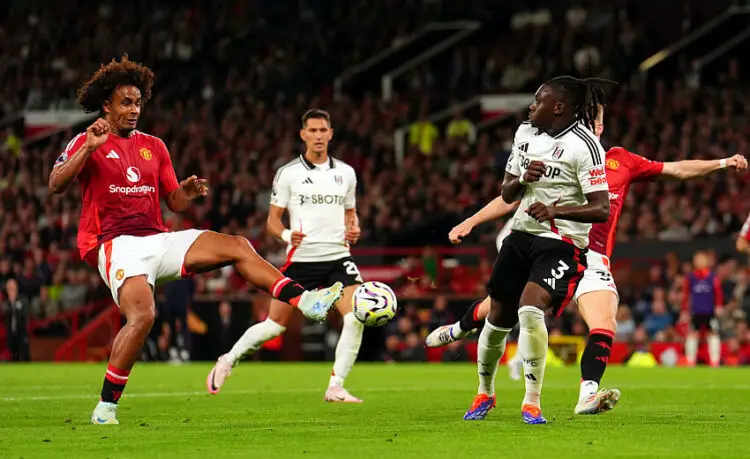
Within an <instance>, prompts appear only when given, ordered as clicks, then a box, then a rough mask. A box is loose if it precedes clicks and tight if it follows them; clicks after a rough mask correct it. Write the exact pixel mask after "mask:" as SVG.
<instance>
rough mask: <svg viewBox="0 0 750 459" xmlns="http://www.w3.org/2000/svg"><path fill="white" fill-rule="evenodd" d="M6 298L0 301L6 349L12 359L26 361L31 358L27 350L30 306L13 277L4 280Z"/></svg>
mask: <svg viewBox="0 0 750 459" xmlns="http://www.w3.org/2000/svg"><path fill="white" fill-rule="evenodd" d="M5 296H6V300H5V301H3V302H2V308H0V309H1V310H2V313H3V316H4V320H5V328H6V333H7V339H8V349H9V350H10V355H11V359H12V360H13V361H17V362H18V361H21V362H28V361H29V360H31V354H30V352H29V336H28V331H27V326H28V324H29V315H30V311H29V309H30V307H29V302H28V300H27V299H26V298H25V297H23V296H20V295H19V291H18V283H17V282H16V281H15V279H8V280H7V281H6V282H5Z"/></svg>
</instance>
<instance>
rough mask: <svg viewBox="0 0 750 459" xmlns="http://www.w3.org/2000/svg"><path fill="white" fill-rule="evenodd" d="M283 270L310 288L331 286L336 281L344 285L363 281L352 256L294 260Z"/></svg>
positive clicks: (289, 276)
mask: <svg viewBox="0 0 750 459" xmlns="http://www.w3.org/2000/svg"><path fill="white" fill-rule="evenodd" d="M281 272H282V273H284V275H285V276H287V277H288V278H290V279H292V280H294V281H296V282H299V284H300V285H302V286H303V287H305V288H306V289H308V290H312V289H316V288H322V287H330V286H331V285H333V284H334V283H336V282H341V283H342V284H344V287H348V286H350V285H355V284H361V283H362V274H360V273H359V268H357V264H356V263H354V259H353V258H352V257H345V258H339V259H338V260H332V261H313V262H292V263H289V264H288V265H286V266H284V267H283V268H281Z"/></svg>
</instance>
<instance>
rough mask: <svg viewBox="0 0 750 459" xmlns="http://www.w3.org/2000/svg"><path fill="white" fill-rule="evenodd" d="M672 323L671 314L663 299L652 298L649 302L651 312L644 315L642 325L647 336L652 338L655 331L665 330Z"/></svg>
mask: <svg viewBox="0 0 750 459" xmlns="http://www.w3.org/2000/svg"><path fill="white" fill-rule="evenodd" d="M671 325H672V314H670V313H669V312H668V311H667V305H666V303H664V300H654V302H653V303H651V312H650V313H649V314H648V315H647V316H646V320H645V321H644V326H645V328H646V332H647V333H648V336H649V338H654V337H655V336H656V334H657V333H659V332H661V331H665V330H667V328H669V327H670V326H671Z"/></svg>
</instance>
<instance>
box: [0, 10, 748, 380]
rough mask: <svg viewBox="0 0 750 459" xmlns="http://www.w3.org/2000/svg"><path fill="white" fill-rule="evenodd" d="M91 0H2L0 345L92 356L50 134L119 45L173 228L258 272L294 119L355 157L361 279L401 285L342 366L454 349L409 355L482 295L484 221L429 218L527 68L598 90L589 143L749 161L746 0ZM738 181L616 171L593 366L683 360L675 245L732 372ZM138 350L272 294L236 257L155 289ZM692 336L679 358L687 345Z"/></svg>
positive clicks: (68, 204)
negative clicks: (163, 175)
mask: <svg viewBox="0 0 750 459" xmlns="http://www.w3.org/2000/svg"><path fill="white" fill-rule="evenodd" d="M179 3H181V4H182V6H176V2H169V1H163V0H149V1H145V0H133V1H130V2H128V3H127V5H121V4H116V3H114V2H112V1H109V0H105V1H101V0H97V1H93V0H79V1H77V2H57V3H55V2H52V3H50V2H42V1H37V0H7V1H4V2H2V4H0V75H2V77H1V80H0V83H1V84H0V94H1V96H0V292H2V293H0V310H1V311H2V315H0V320H2V327H0V360H11V359H12V360H29V359H30V360H35V361H39V360H55V361H71V360H76V361H99V360H104V359H106V358H107V356H108V352H109V345H110V342H111V339H112V337H113V336H114V334H115V333H116V331H117V329H118V328H119V326H120V324H121V323H120V321H121V319H120V317H119V314H118V310H117V308H116V307H114V306H113V305H112V303H111V300H110V296H109V292H108V290H107V288H106V287H105V286H104V284H103V282H102V281H101V280H100V278H99V275H98V274H97V273H96V272H94V271H93V270H91V269H90V268H88V267H87V266H86V265H84V264H83V263H82V262H81V260H80V259H79V258H78V252H77V250H76V243H75V235H76V231H77V224H78V217H79V215H80V202H81V197H80V194H79V192H78V189H77V188H73V189H71V191H70V192H69V193H67V194H65V195H62V196H52V195H50V194H49V193H48V192H47V177H48V175H49V172H50V168H51V166H52V164H53V162H54V160H55V158H56V157H57V155H58V154H59V153H60V151H61V150H62V149H63V147H64V145H65V144H66V143H67V142H68V141H69V140H70V139H71V138H72V137H73V136H74V135H75V134H76V133H78V132H81V131H82V130H83V129H84V128H85V126H86V125H88V124H89V123H90V122H91V117H90V115H86V114H84V113H82V112H81V111H80V110H78V108H77V106H76V103H75V92H76V89H77V88H78V86H79V85H80V83H81V82H82V81H83V80H84V79H85V78H87V77H88V75H90V74H91V73H92V72H93V71H94V70H96V69H97V68H98V66H99V64H100V63H102V62H107V61H109V60H110V59H112V58H114V57H118V58H119V56H121V55H122V54H125V53H127V54H128V55H129V56H130V58H131V59H133V60H136V61H139V62H142V63H144V64H146V65H148V66H150V67H151V68H152V69H154V71H155V72H156V74H157V83H156V86H155V88H154V94H155V96H154V99H153V100H152V101H151V102H150V103H149V104H148V105H147V106H146V107H145V109H144V113H143V116H142V118H141V122H140V126H139V129H140V130H142V131H145V132H148V133H150V134H153V135H155V136H158V137H161V138H163V139H164V141H165V142H166V144H167V146H168V147H169V150H170V152H171V154H172V160H173V163H174V165H175V168H176V170H177V175H178V177H186V176H188V175H191V174H196V175H199V176H201V177H206V178H207V179H209V181H210V183H211V184H213V186H212V194H211V196H209V198H207V199H205V200H203V201H201V202H198V203H196V204H194V205H193V207H192V208H191V209H190V210H189V211H188V212H187V213H185V214H183V215H175V214H172V213H170V212H169V211H168V210H166V208H165V220H166V221H167V224H168V226H169V227H170V228H171V229H173V230H177V229H182V228H191V227H198V228H210V229H215V230H220V231H225V232H229V233H233V234H242V235H244V236H245V237H247V238H248V239H250V240H251V241H252V242H253V244H254V245H255V247H256V248H257V249H258V250H259V251H260V252H261V253H262V254H263V255H264V256H265V257H266V258H267V259H268V260H270V261H271V262H273V263H275V264H277V265H281V264H283V261H284V258H285V252H284V249H285V248H284V246H283V245H282V244H280V243H279V242H278V241H276V240H274V239H272V238H270V237H268V236H267V235H266V234H265V231H264V226H265V219H266V214H267V211H268V203H269V190H270V184H271V181H272V179H273V175H274V171H275V169H276V168H277V167H278V166H280V165H282V164H284V163H285V162H287V161H289V160H290V159H291V158H292V157H293V156H295V155H297V154H299V153H301V152H302V151H303V150H302V148H303V147H302V144H301V142H300V141H299V138H298V130H299V116H300V115H301V113H302V112H303V111H304V110H306V109H307V108H310V107H319V108H323V109H326V110H328V111H330V113H331V115H332V123H333V127H334V129H335V136H334V141H333V143H332V145H331V153H332V154H333V156H335V157H337V158H340V159H342V160H344V161H346V162H348V163H349V164H351V165H352V166H353V167H354V168H355V170H356V171H357V173H358V177H359V188H358V201H357V208H358V210H359V215H360V219H361V226H362V230H363V238H362V240H361V242H360V243H359V245H358V246H357V247H356V248H355V249H354V251H353V253H354V256H355V258H356V260H357V263H358V264H359V266H360V269H361V271H362V273H363V275H364V277H365V279H368V280H382V281H385V282H387V283H389V284H390V285H392V286H393V287H394V290H396V292H397V294H398V295H399V308H400V310H399V314H398V316H397V317H396V319H394V320H393V321H392V322H391V323H390V324H388V325H387V326H385V327H383V328H380V329H368V330H367V333H366V337H365V342H364V344H363V346H362V351H361V352H360V360H378V361H380V360H385V361H427V360H429V361H455V360H472V359H474V358H475V355H476V344H475V343H474V342H472V340H466V341H465V342H463V343H458V344H455V345H453V346H451V347H449V348H447V349H445V350H437V351H434V350H429V352H428V350H427V349H425V348H424V347H423V340H424V337H425V336H426V333H427V332H428V331H429V330H431V329H432V328H434V327H436V326H438V325H441V324H444V323H448V322H452V321H454V320H457V319H458V318H459V317H460V316H461V314H462V313H463V311H464V310H465V309H466V307H467V306H468V305H469V304H470V303H471V302H472V301H473V300H475V299H479V298H481V297H483V296H484V295H485V288H484V286H485V282H486V280H487V278H488V276H489V272H490V270H491V267H492V263H493V260H494V257H495V255H496V249H495V236H496V234H497V232H498V230H499V229H500V228H502V226H503V224H504V222H503V221H499V222H497V223H496V224H487V225H485V226H483V227H480V228H477V229H475V231H474V233H473V234H472V236H471V237H470V238H469V239H468V240H467V241H466V242H465V243H464V244H463V245H462V246H460V247H451V246H450V244H449V242H448V240H447V233H448V231H449V230H450V228H451V227H452V226H454V225H455V224H457V223H459V222H460V221H461V220H463V219H464V218H465V217H467V216H469V215H471V214H472V213H473V212H475V211H476V210H478V209H479V208H480V207H481V206H483V205H484V204H486V203H487V202H488V201H489V200H491V199H492V198H494V197H495V196H497V194H498V193H499V185H500V180H501V177H502V173H503V171H504V165H505V162H506V160H507V157H508V153H509V151H510V147H511V143H512V139H513V133H514V130H515V128H516V126H517V125H518V123H519V122H520V121H522V120H524V119H525V118H526V117H527V111H528V110H527V107H528V104H529V103H530V102H531V100H532V95H533V93H534V92H535V90H536V88H537V87H538V86H539V84H540V83H542V82H543V81H545V80H546V79H548V78H550V77H552V76H556V75H560V74H570V75H576V76H603V77H607V78H611V79H614V80H617V81H619V82H620V83H621V88H620V91H619V93H618V94H617V96H616V97H615V98H614V100H611V101H610V104H609V107H608V110H607V113H606V117H605V134H604V136H603V138H602V143H603V144H604V146H605V148H606V147H609V146H613V145H622V146H624V147H626V148H627V149H629V150H631V151H634V152H636V153H638V154H640V155H643V156H645V157H647V158H649V159H654V160H659V161H674V160H681V159H688V158H691V159H711V158H723V157H727V156H730V155H732V154H734V153H745V154H747V152H748V148H747V146H748V138H749V135H750V124H748V109H749V107H750V105H748V102H750V99H749V96H750V91H749V90H750V88H749V87H748V81H750V78H748V76H749V75H748V71H749V69H748V64H749V62H748V59H747V56H748V55H749V52H750V40H748V37H750V27H749V26H750V23H749V18H750V5H748V2H745V1H730V0H711V1H702V0H661V1H658V2H654V1H648V0H610V1H607V2H599V1H593V0H592V1H584V0H581V1H574V0H570V1H568V0H549V1H541V0H540V1H533V0H526V1H523V2H499V1H496V0H469V1H466V2H451V1H443V0H379V1H368V0H288V1H278V0H259V1H252V2H251V1H239V0H234V1H232V0H214V1H203V0H193V1H187V2H179ZM749 179H750V175H740V174H734V173H727V172H722V173H718V174H715V175H713V176H711V177H710V178H708V179H703V180H696V181H693V182H689V183H674V182H673V183H669V182H663V181H662V182H656V183H648V184H638V185H635V186H633V187H632V189H631V194H630V196H628V199H627V202H626V205H625V209H624V211H623V214H622V217H621V219H620V222H619V225H618V232H617V235H618V246H617V248H616V250H615V254H614V265H613V272H614V274H615V278H616V281H617V284H618V287H619V290H620V300H621V304H620V309H619V313H618V332H617V344H616V348H615V349H614V350H613V355H612V357H611V362H625V361H627V360H628V359H629V358H630V357H631V355H633V353H634V352H642V353H650V354H651V355H653V356H654V357H655V358H656V359H657V360H658V361H660V362H661V363H662V364H665V365H675V364H680V363H681V361H682V359H681V356H682V352H683V341H684V337H685V335H686V333H687V330H688V328H689V320H690V317H689V315H688V314H687V313H685V312H683V311H682V304H683V302H684V301H685V300H686V295H687V294H689V292H686V291H684V289H683V286H684V278H685V275H686V274H688V273H689V272H690V271H692V270H693V266H692V260H693V257H694V255H695V254H696V253H698V252H701V253H704V254H706V255H707V256H708V259H709V260H710V264H711V269H712V270H714V271H715V272H716V274H717V275H718V276H719V279H720V280H721V285H722V290H723V301H722V302H723V303H724V304H722V305H717V306H724V308H723V312H722V314H721V316H720V317H719V323H720V334H721V337H722V340H723V348H722V362H723V364H724V365H740V364H748V363H750V331H748V327H747V322H746V320H747V314H748V313H750V289H748V285H749V282H748V271H747V256H745V255H742V254H739V253H737V252H736V250H735V239H736V237H737V233H738V231H739V230H740V228H741V226H742V223H743V222H744V220H745V218H746V216H747V214H748V212H749V211H750V201H749V200H748V191H749V190H748V180H749ZM157 299H158V308H159V311H158V312H159V315H158V319H157V325H156V326H155V327H154V329H153V332H152V335H151V337H150V339H149V342H148V344H147V346H146V347H145V348H144V349H143V358H144V359H147V360H161V361H170V362H173V363H180V362H185V361H189V360H213V359H214V358H216V357H217V356H218V355H220V354H221V353H223V352H225V351H226V350H227V349H229V347H231V344H232V343H233V342H234V340H235V339H236V338H238V337H239V336H240V335H241V334H242V332H243V331H244V329H245V328H246V327H248V326H249V325H251V324H253V323H255V322H256V321H259V320H263V319H264V318H265V316H266V314H267V310H268V303H269V298H268V296H267V295H266V294H264V293H262V292H257V291H255V290H253V289H251V288H250V287H249V286H248V285H247V284H246V283H245V282H244V281H243V280H242V279H241V278H240V277H239V276H238V275H237V274H236V273H235V272H234V270H233V268H231V267H230V268H226V269H222V270H220V271H217V272H215V273H211V274H207V275H201V276H196V277H194V278H191V279H187V280H181V281H178V282H175V283H173V284H170V285H168V286H166V287H164V288H160V289H159V290H158V292H157ZM549 327H550V329H551V333H550V336H551V338H550V340H551V346H552V348H553V350H554V351H555V353H556V355H557V356H558V357H560V359H561V360H562V361H566V362H574V361H575V360H576V356H577V354H578V353H579V352H580V351H581V350H582V345H583V339H584V337H585V335H586V333H587V330H586V327H585V324H584V323H583V321H582V319H581V318H580V316H579V315H578V314H577V312H576V310H575V307H574V306H569V307H568V308H567V309H566V311H565V313H564V314H563V315H562V316H561V317H560V318H554V319H553V318H550V320H549ZM338 329H339V323H338V318H337V317H332V318H331V320H330V322H329V324H327V325H319V324H312V323H309V322H306V321H305V320H304V319H302V318H301V317H298V318H297V322H295V323H294V324H293V325H292V326H290V327H289V329H288V331H287V333H286V334H285V335H284V336H283V337H281V338H279V339H277V340H274V341H271V342H269V343H267V344H266V346H265V347H264V348H263V350H262V352H260V353H259V354H257V355H256V356H254V357H253V358H256V359H264V360H302V359H304V360H326V359H332V356H333V349H334V347H335V343H336V340H337V337H338ZM705 357H706V356H705V350H703V346H702V350H701V352H700V354H699V358H701V359H702V360H704V361H705V360H706V358H705Z"/></svg>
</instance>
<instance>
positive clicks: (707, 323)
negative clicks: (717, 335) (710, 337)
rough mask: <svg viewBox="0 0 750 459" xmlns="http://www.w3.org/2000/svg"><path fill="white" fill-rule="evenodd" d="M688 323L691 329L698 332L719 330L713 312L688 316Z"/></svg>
mask: <svg viewBox="0 0 750 459" xmlns="http://www.w3.org/2000/svg"><path fill="white" fill-rule="evenodd" d="M690 324H691V325H692V327H693V330H695V331H698V332H716V331H719V321H718V320H716V316H714V315H713V314H697V315H693V316H692V317H690Z"/></svg>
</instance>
